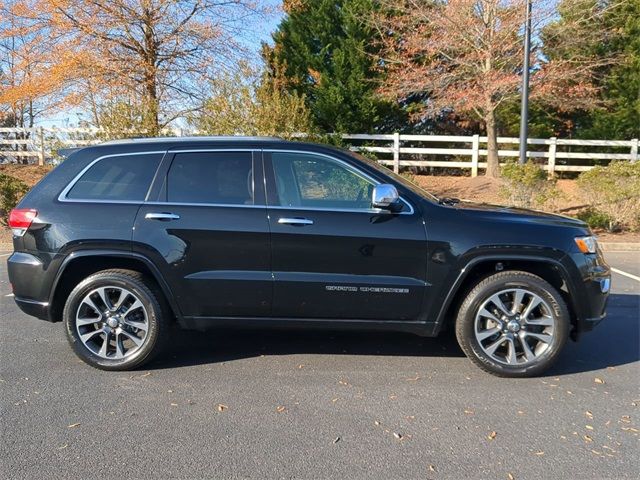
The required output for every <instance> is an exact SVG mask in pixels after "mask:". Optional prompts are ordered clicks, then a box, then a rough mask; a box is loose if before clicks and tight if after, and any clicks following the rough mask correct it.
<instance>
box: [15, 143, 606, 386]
mask: <svg viewBox="0 0 640 480" xmlns="http://www.w3.org/2000/svg"><path fill="white" fill-rule="evenodd" d="M10 226H11V228H12V229H13V243H14V250H15V252H14V253H13V254H12V255H11V256H10V257H9V259H8V267H9V277H10V281H11V284H12V286H13V292H14V294H15V301H16V302H17V304H18V305H19V307H20V308H21V309H22V310H23V311H24V312H26V313H28V314H30V315H33V316H35V317H38V318H41V319H44V320H48V321H50V322H63V323H64V325H65V329H66V333H67V336H68V339H69V342H70V344H71V346H72V348H73V350H74V351H75V353H76V354H77V355H78V356H79V357H80V358H81V359H82V360H84V361H85V362H87V363H88V364H90V365H93V366H95V367H98V368H102V369H105V370H125V369H131V368H135V367H139V366H141V365H142V364H144V363H146V362H148V361H149V360H150V359H151V358H152V357H153V356H154V355H156V354H157V353H158V352H160V351H161V348H162V345H163V343H165V342H166V341H167V340H168V337H169V336H170V330H169V327H170V326H171V324H172V323H173V322H177V323H178V324H179V325H181V326H183V327H186V328H194V327H197V328H201V327H207V326H250V327H283V326H284V327H302V328H313V327H316V328H317V327H320V328H327V329H329V328H331V329H339V328H350V329H362V330H365V329H368V330H387V331H404V332H412V333H415V334H418V335H423V336H436V335H438V334H439V333H440V332H441V331H443V330H445V329H447V328H450V329H454V330H455V333H456V336H457V339H458V342H459V344H460V346H461V348H462V350H463V351H464V352H465V353H466V355H467V356H468V357H469V358H470V359H471V360H472V361H473V362H474V363H475V364H476V365H478V366H479V367H480V368H482V369H484V370H486V371H488V372H490V373H493V374H496V375H501V376H508V377H523V376H532V375H537V374H540V373H541V372H542V371H544V370H545V369H546V368H548V367H549V366H550V365H551V364H552V363H553V362H554V361H555V360H556V359H557V358H558V355H559V353H560V351H561V349H562V347H563V345H564V344H565V342H566V340H567V338H569V337H570V336H571V337H572V338H573V339H577V338H578V337H579V335H580V334H581V333H582V332H584V331H587V330H590V329H592V328H593V326H594V325H595V324H597V323H598V322H599V321H600V320H601V319H602V318H603V317H604V315H605V305H606V301H607V296H608V293H609V287H610V273H609V267H608V266H607V264H606V263H605V261H604V259H603V256H602V253H601V251H600V249H599V248H598V244H597V242H596V240H595V238H594V237H593V236H592V234H591V232H590V231H589V229H588V227H587V226H586V225H585V224H584V223H583V222H580V221H578V220H574V219H571V218H566V217H561V216H557V215H549V214H545V213H540V212H534V211H527V210H519V209H514V208H505V207H497V206H490V205H478V204H472V203H467V202H462V201H457V200H454V199H438V198H436V197H434V196H432V195H430V194H429V193H427V192H425V191H423V190H421V189H420V188H418V187H416V186H415V185H413V184H411V183H409V182H407V181H406V180H405V179H403V178H402V177H400V176H398V175H395V174H393V173H392V172H391V171H390V170H388V169H386V168H384V167H382V166H380V165H379V164H377V163H375V162H372V161H369V160H366V159H364V158H362V157H360V156H358V155H357V154H354V153H352V152H349V151H344V150H339V149H335V148H331V147H327V146H321V145H314V144H307V143H292V142H287V141H283V140H280V139H271V138H243V137H227V138H225V137H217V138H212V137H201V138H182V139H176V138H164V139H142V140H128V141H114V142H107V143H104V144H101V145H98V146H92V147H88V148H83V149H80V150H78V151H76V152H74V153H72V154H71V155H70V156H69V158H68V159H67V160H65V161H64V162H63V163H62V164H60V165H59V166H58V167H57V168H55V169H54V170H53V171H51V173H49V174H48V175H47V176H46V177H45V178H44V179H43V180H42V181H41V182H40V183H39V184H38V185H37V186H36V187H34V188H33V189H32V190H31V192H29V193H28V194H27V195H26V196H25V197H24V199H23V200H22V201H21V202H20V204H19V205H18V207H17V208H16V209H15V210H13V211H12V212H11V215H10Z"/></svg>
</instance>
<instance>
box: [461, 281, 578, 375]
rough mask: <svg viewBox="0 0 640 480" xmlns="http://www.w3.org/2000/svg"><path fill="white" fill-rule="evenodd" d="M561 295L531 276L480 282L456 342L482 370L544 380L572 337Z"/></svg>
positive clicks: (463, 308) (466, 302) (463, 312)
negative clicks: (540, 377)
mask: <svg viewBox="0 0 640 480" xmlns="http://www.w3.org/2000/svg"><path fill="white" fill-rule="evenodd" d="M569 326H570V319H569V312H568V310H567V306H566V304H565V302H564V300H563V299H562V296H561V295H560V293H559V292H558V291H557V290H556V289H555V288H553V287H552V286H551V285H550V284H549V283H548V282H546V281H545V280H543V279H542V278H540V277H538V276H536V275H532V274H530V273H527V272H518V271H507V272H501V273H497V274H495V275H492V276H490V277H487V278H485V279H484V280H482V281H481V282H480V283H478V284H477V285H476V286H475V287H474V288H473V289H472V290H471V292H470V293H469V294H468V296H467V298H466V299H465V300H464V302H463V304H462V306H461V307H460V310H459V312H458V317H457V319H456V337H457V338H458V343H459V344H460V347H461V348H462V350H463V351H464V352H465V354H466V355H467V356H468V357H469V358H470V359H471V360H472V361H473V362H474V363H475V364H476V365H478V366H479V367H480V368H482V369H483V370H485V371H487V372H489V373H492V374H494V375H499V376H503V377H530V376H535V375H539V374H541V373H542V372H544V371H545V370H546V369H547V368H549V367H550V366H551V365H552V364H553V363H554V362H555V360H556V359H557V357H558V355H559V354H560V351H561V350H562V347H563V346H564V344H565V343H566V341H567V338H568V336H569Z"/></svg>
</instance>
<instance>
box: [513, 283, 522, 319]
mask: <svg viewBox="0 0 640 480" xmlns="http://www.w3.org/2000/svg"><path fill="white" fill-rule="evenodd" d="M524 294H525V291H524V290H521V289H517V290H516V291H515V292H514V293H513V305H511V313H512V314H514V315H515V314H516V313H520V307H521V306H522V299H523V298H524Z"/></svg>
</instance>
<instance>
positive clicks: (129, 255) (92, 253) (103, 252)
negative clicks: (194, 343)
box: [49, 249, 182, 321]
mask: <svg viewBox="0 0 640 480" xmlns="http://www.w3.org/2000/svg"><path fill="white" fill-rule="evenodd" d="M87 257H101V258H105V257H115V258H121V259H129V260H135V261H139V262H142V263H143V264H144V265H145V266H146V267H147V268H148V269H149V271H150V272H151V275H152V276H153V278H154V280H155V281H156V282H157V283H158V286H159V287H160V289H161V290H162V293H163V294H164V296H165V298H166V300H167V302H168V303H169V306H170V308H171V310H172V312H173V314H174V315H175V316H176V318H177V319H178V320H182V312H181V311H180V308H179V307H178V303H177V302H176V300H175V298H174V296H173V292H172V291H171V288H169V284H168V283H167V282H166V281H165V279H164V277H163V276H162V273H161V272H160V270H158V268H157V267H156V266H155V265H154V264H153V262H152V261H151V260H150V259H149V258H147V257H146V256H144V255H141V254H139V253H134V252H128V251H123V250H108V249H91V250H76V251H73V252H71V253H69V254H68V255H67V256H66V257H65V258H64V260H63V261H62V263H61V264H60V268H59V269H58V272H57V273H56V276H55V278H54V280H53V284H52V286H51V292H50V293H49V305H53V301H54V297H55V294H56V291H57V289H58V286H59V283H60V279H61V278H62V276H63V275H64V272H65V271H66V270H67V268H68V267H69V265H70V264H71V263H72V262H73V261H74V260H77V259H79V258H87ZM49 315H51V309H49ZM50 320H51V321H53V320H52V319H50Z"/></svg>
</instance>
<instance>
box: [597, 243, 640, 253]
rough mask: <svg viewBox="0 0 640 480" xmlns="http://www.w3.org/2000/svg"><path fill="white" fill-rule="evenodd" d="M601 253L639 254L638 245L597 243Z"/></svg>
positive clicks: (639, 244) (639, 248)
mask: <svg viewBox="0 0 640 480" xmlns="http://www.w3.org/2000/svg"><path fill="white" fill-rule="evenodd" d="M598 245H600V248H601V249H602V251H603V252H640V243H631V242H598Z"/></svg>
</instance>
